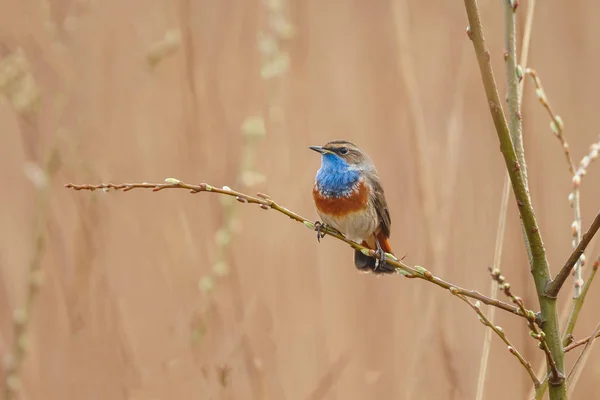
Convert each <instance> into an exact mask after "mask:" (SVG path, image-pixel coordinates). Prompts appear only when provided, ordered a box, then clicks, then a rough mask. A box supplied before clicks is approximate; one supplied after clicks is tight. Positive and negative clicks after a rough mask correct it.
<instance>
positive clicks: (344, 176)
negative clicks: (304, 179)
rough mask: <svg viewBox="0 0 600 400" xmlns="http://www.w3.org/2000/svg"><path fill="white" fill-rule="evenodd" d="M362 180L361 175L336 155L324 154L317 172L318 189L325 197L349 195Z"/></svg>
mask: <svg viewBox="0 0 600 400" xmlns="http://www.w3.org/2000/svg"><path fill="white" fill-rule="evenodd" d="M359 179H360V173H359V172H358V171H356V170H354V169H351V168H350V164H348V163H347V162H346V160H344V159H343V158H341V157H339V156H337V155H335V154H330V153H327V154H323V155H322V157H321V168H320V169H319V171H318V172H317V188H318V189H319V192H320V193H321V194H322V195H323V196H325V197H344V196H347V195H349V194H350V193H351V192H352V190H353V189H354V187H355V186H356V184H357V183H358V181H359Z"/></svg>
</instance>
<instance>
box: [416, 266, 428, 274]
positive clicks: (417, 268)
mask: <svg viewBox="0 0 600 400" xmlns="http://www.w3.org/2000/svg"><path fill="white" fill-rule="evenodd" d="M415 269H416V270H417V272H418V273H419V274H421V275H425V272H428V271H427V270H426V269H425V268H423V267H421V266H420V265H415Z"/></svg>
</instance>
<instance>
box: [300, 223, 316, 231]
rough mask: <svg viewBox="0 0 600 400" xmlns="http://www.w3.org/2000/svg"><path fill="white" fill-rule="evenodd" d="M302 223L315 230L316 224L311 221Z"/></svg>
mask: <svg viewBox="0 0 600 400" xmlns="http://www.w3.org/2000/svg"><path fill="white" fill-rule="evenodd" d="M302 223H303V224H304V226H306V227H307V228H308V229H310V230H311V231H314V230H315V229H316V228H315V224H313V223H312V222H310V221H302Z"/></svg>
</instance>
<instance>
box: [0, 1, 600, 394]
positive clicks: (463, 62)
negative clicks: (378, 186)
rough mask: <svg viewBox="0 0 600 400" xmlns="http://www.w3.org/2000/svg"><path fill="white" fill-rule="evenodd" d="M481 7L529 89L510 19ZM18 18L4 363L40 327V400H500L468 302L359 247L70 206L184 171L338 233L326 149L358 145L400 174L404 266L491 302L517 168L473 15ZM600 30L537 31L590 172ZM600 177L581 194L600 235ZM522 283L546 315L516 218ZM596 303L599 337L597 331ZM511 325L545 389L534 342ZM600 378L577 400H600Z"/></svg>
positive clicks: (144, 209)
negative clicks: (321, 173) (375, 272)
mask: <svg viewBox="0 0 600 400" xmlns="http://www.w3.org/2000/svg"><path fill="white" fill-rule="evenodd" d="M521 3H522V4H521V8H520V11H519V19H520V25H519V29H520V31H519V36H521V34H522V26H523V22H524V19H525V12H524V11H525V7H526V5H527V1H522V2H521ZM480 5H481V8H482V17H483V22H484V28H485V32H486V39H487V40H488V44H489V46H490V48H491V51H492V57H493V60H494V66H495V72H496V75H497V78H498V80H499V81H501V82H500V84H501V87H502V91H503V93H504V83H503V82H504V69H503V60H502V53H503V26H502V21H503V15H502V7H501V4H500V2H498V1H491V0H482V1H480ZM0 10H2V11H1V12H0V91H2V92H3V94H2V96H0V137H1V140H2V142H1V143H2V150H1V154H2V157H0V163H1V168H0V182H2V186H3V190H2V192H3V195H2V199H3V200H2V204H3V205H2V207H0V221H2V227H3V229H0V353H1V354H2V355H3V356H4V359H5V362H9V363H10V362H14V361H15V360H14V358H12V359H11V358H10V357H8V355H9V354H11V353H13V350H14V349H15V344H14V342H15V332H14V328H13V321H15V320H16V321H17V322H19V321H20V322H21V323H22V324H21V325H22V326H27V332H28V333H26V334H20V338H19V340H17V343H18V346H17V347H19V348H24V349H26V354H25V355H24V356H25V357H24V358H23V363H22V365H21V368H20V369H21V371H20V377H21V378H20V379H14V377H11V378H12V379H8V380H7V379H5V378H6V376H4V375H3V376H2V382H6V381H8V383H9V384H10V385H11V386H13V387H14V388H20V390H19V391H18V394H17V396H16V398H22V399H36V400H37V399H131V400H134V399H135V400H139V399H148V400H150V399H151V400H156V399H207V400H208V399H254V400H258V399H277V400H280V399H287V400H296V399H310V400H316V399H361V400H362V399H472V398H474V397H475V393H476V387H477V377H478V373H479V365H480V357H481V352H482V345H483V338H484V334H485V329H486V328H485V327H484V326H483V325H482V324H481V323H479V321H478V320H477V317H476V315H475V314H474V313H473V311H472V310H471V309H469V308H468V307H467V306H466V305H465V304H463V303H462V302H461V301H459V300H458V299H456V298H454V297H452V296H451V295H450V294H449V293H448V292H446V291H444V290H442V289H440V288H438V287H435V286H433V285H429V284H427V283H425V282H423V281H417V280H407V279H404V278H402V277H400V276H398V277H393V276H385V277H381V278H377V277H374V276H372V275H362V274H359V273H357V271H356V270H355V269H354V266H353V262H352V252H351V251H350V250H349V249H348V247H347V246H346V245H344V244H343V243H341V242H338V241H336V240H334V239H332V238H325V239H324V240H323V241H322V243H321V244H318V243H317V241H316V240H315V234H314V232H310V231H308V230H307V229H305V228H304V227H303V226H302V225H301V224H298V223H295V222H293V221H291V220H288V219H287V218H285V217H283V216H282V215H280V214H277V213H275V212H273V211H263V210H261V209H260V208H258V207H255V206H247V205H242V204H238V203H231V202H227V201H224V199H221V198H220V197H218V196H216V195H211V194H206V193H203V194H198V195H189V194H187V193H186V192H185V191H175V190H172V191H165V192H160V193H152V192H149V191H132V192H128V193H118V192H114V193H102V192H93V193H91V192H74V191H69V190H66V189H64V188H63V184H64V183H66V182H75V183H99V182H108V181H113V182H133V181H138V182H142V181H152V182H161V181H162V180H163V179H164V178H167V177H176V178H178V179H181V180H183V181H186V182H188V183H198V182H208V183H211V184H213V185H216V186H223V185H228V186H231V187H232V188H234V189H238V190H240V191H244V192H248V193H250V194H252V193H255V192H257V191H261V192H265V193H268V194H270V195H271V196H272V197H273V198H274V199H276V200H277V201H278V202H280V203H281V204H282V205H284V206H286V207H288V208H290V209H292V210H294V211H296V212H298V213H300V214H302V215H304V216H306V217H308V218H311V219H316V213H315V210H314V207H313V203H312V198H311V188H312V184H313V180H314V174H315V172H316V170H317V169H318V167H319V163H320V160H319V158H318V156H317V155H315V154H314V153H313V152H311V151H309V150H308V148H307V146H309V145H319V144H323V143H325V142H327V141H329V140H332V139H339V138H344V139H348V140H351V141H354V142H356V143H357V144H359V145H360V146H362V147H363V148H364V149H365V150H366V151H367V152H368V153H369V154H370V155H371V156H372V158H373V159H374V160H375V162H376V164H377V166H378V169H379V172H380V175H381V176H382V179H383V182H384V184H385V188H386V193H387V198H388V203H389V205H390V209H391V215H392V221H393V224H392V245H393V246H394V248H395V250H396V252H397V254H398V255H400V256H402V255H404V254H407V256H406V259H405V261H406V262H407V263H409V264H411V265H413V264H420V265H424V266H426V267H427V268H428V269H430V270H431V271H432V272H433V273H435V274H436V275H438V276H441V277H443V278H446V279H448V280H451V281H452V282H455V283H456V284H460V285H462V286H464V287H468V288H474V289H477V290H480V291H482V292H484V293H489V290H490V278H489V275H488V271H487V267H488V266H489V265H491V263H492V259H493V253H494V243H495V235H496V228H497V224H498V213H499V209H500V203H501V193H502V185H503V179H504V162H503V160H502V157H501V154H500V152H499V150H498V141H497V137H496V134H495V132H494V128H493V125H492V121H491V118H490V115H489V110H488V107H487V104H486V100H485V97H484V92H483V87H482V84H481V78H480V75H479V70H478V67H477V63H476V59H475V56H474V53H473V49H472V46H471V43H470V41H469V40H468V39H467V36H466V34H465V27H466V25H467V18H466V13H465V10H464V5H463V2H460V1H444V0H434V1H427V2H423V1H415V0H413V1H401V0H397V1H370V2H367V1H362V2H357V1H354V2H351V1H340V0H337V1H317V0H279V1H275V0H270V1H261V0H254V1H250V0H246V1H241V0H237V1H234V0H224V1H209V0H202V1H193V0H180V1H157V0H129V1H117V0H104V1H89V0H52V1H50V0H36V1H33V0H22V1H17V0H0ZM599 12H600V5H598V3H596V2H593V1H591V0H587V1H579V2H564V1H546V2H539V4H538V6H537V9H536V13H535V19H534V23H533V36H532V42H531V50H530V57H529V66H531V67H532V68H535V69H536V70H537V72H538V73H539V74H540V76H541V78H542V80H543V83H544V86H545V90H546V93H547V96H548V98H549V100H550V102H551V103H552V104H553V107H554V109H555V110H556V112H557V113H558V114H560V115H561V116H562V119H563V120H564V121H565V135H566V137H567V140H568V141H569V143H570V145H571V151H572V154H573V157H574V159H575V161H576V162H578V161H579V160H580V159H581V157H582V156H583V155H585V154H586V153H587V152H588V147H589V145H590V144H591V143H592V142H594V141H596V140H597V137H598V136H597V135H598V133H599V130H598V122H597V121H598V110H597V108H598V93H599V91H600V90H599V89H600V77H599V75H598V71H599V70H600V56H599V54H600V41H599V40H598V38H599V37H600V24H598V23H597V15H598V13H599ZM519 42H520V39H519ZM523 116H524V118H523V123H524V138H525V148H526V156H527V161H528V168H529V175H530V182H531V192H532V196H533V201H534V205H535V207H536V210H537V215H538V218H539V220H540V225H541V229H543V231H542V232H543V235H544V236H543V237H544V240H545V245H546V248H547V249H548V255H549V259H550V262H551V265H552V268H553V272H556V271H557V270H558V267H559V266H560V265H562V263H563V262H564V261H565V260H566V258H567V257H568V256H569V254H570V251H571V228H570V227H571V223H572V219H573V217H572V211H571V209H570V208H569V205H568V201H567V196H568V194H569V192H570V190H571V183H570V175H569V172H568V170H567V166H566V163H565V162H564V159H563V154H562V149H561V147H560V145H559V143H558V141H557V140H556V139H555V138H554V137H553V134H552V132H551V131H550V129H549V119H548V116H547V114H546V112H545V110H544V109H543V108H542V107H541V106H540V105H539V103H538V101H537V100H536V97H535V94H534V89H533V86H532V85H531V83H530V82H527V85H526V86H525V94H524V105H523ZM599 169H600V165H592V167H591V168H590V170H589V173H588V175H587V176H586V177H585V179H584V182H583V184H582V213H583V226H584V227H587V226H588V224H589V223H590V221H591V218H592V217H593V216H594V215H595V213H596V212H597V210H598V208H599V207H598V204H599V200H600V189H599V187H598V184H597V182H598V179H599V177H600V171H598V170H599ZM44 171H45V172H44ZM591 248H592V250H591V251H589V252H588V258H589V257H595V256H596V255H597V254H598V252H600V246H595V244H594V243H592V246H591ZM31 268H33V271H31V270H30V269H31ZM501 268H502V271H503V273H504V274H505V275H506V277H507V279H508V280H509V281H510V282H511V284H512V288H513V291H514V292H515V293H516V294H518V295H520V296H522V297H523V298H524V300H525V303H526V304H527V305H529V306H530V307H531V308H537V300H536V298H535V296H534V286H533V283H532V281H531V279H530V274H529V268H528V265H527V261H526V255H525V251H524V245H523V242H522V233H521V230H520V225H519V221H518V216H517V212H516V207H515V206H514V202H513V201H512V200H511V201H510V202H509V209H508V223H507V231H506V240H505V243H504V253H503V258H502V266H501ZM32 272H33V273H32ZM587 272H588V271H587V270H586V271H585V273H584V276H587ZM569 286H572V280H569ZM596 286H597V285H596ZM38 289H39V290H38ZM592 292H593V293H591V294H590V295H589V296H588V299H587V301H586V305H585V306H584V309H583V312H582V318H581V320H580V323H579V325H578V327H577V328H576V330H575V336H576V337H577V338H581V337H583V336H587V335H588V334H589V333H590V332H591V331H592V329H593V327H594V326H595V325H596V323H597V319H598V318H597V317H598V311H597V309H598V302H599V301H600V295H599V292H600V290H598V288H597V287H595V288H593V290H592ZM32 294H37V295H36V296H33V297H32V296H31V295H32ZM563 297H564V298H563V299H562V303H563V304H564V303H567V301H568V298H569V296H568V295H564V296H563ZM27 299H30V300H33V302H31V303H27V301H28V300H27ZM27 304H30V306H31V307H30V312H27V311H26V310H27V307H28V306H27ZM496 321H497V323H498V324H499V325H501V326H502V327H503V328H504V329H505V331H506V332H507V334H508V335H509V336H510V337H511V338H512V340H513V342H514V343H515V345H516V346H517V347H518V348H519V349H522V351H523V354H524V355H525V356H526V358H527V359H529V360H531V361H532V362H533V364H534V368H535V369H536V370H537V368H538V365H539V363H540V362H541V361H542V354H541V352H540V351H539V350H537V348H536V346H535V341H534V340H532V339H531V338H530V337H529V335H528V330H527V328H526V327H525V325H524V324H523V322H522V321H520V320H518V319H517V318H515V317H512V316H510V315H505V314H504V313H501V312H499V313H497V318H496ZM23 322H26V323H25V324H23ZM574 359H575V354H569V355H568V356H567V360H568V363H567V365H568V366H570V365H572V363H573V361H574ZM599 361H600V354H598V352H596V353H595V354H592V358H591V359H590V361H589V362H588V365H587V369H586V370H585V372H584V374H583V376H582V377H581V379H580V383H579V385H578V387H577V389H576V391H575V393H574V398H575V399H592V398H599V397H600V386H598V384H597V382H598V380H599V379H600V366H599V365H600V364H599ZM3 370H4V369H3ZM3 374H4V373H3ZM529 387H530V381H529V378H528V376H527V374H526V373H525V371H524V370H523V369H522V368H521V366H520V365H519V364H518V362H517V361H516V360H515V359H514V357H513V356H512V355H510V354H509V353H508V351H507V350H506V347H505V346H504V344H502V343H501V342H500V340H498V338H497V337H495V336H494V337H493V338H492V347H491V355H490V361H489V369H488V377H487V384H486V386H485V396H484V398H485V399H490V400H495V399H521V398H526V397H527V394H528V393H529Z"/></svg>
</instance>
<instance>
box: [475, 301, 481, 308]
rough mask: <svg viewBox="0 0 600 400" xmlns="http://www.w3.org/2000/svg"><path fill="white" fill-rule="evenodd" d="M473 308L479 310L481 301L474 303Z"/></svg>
mask: <svg viewBox="0 0 600 400" xmlns="http://www.w3.org/2000/svg"><path fill="white" fill-rule="evenodd" d="M475 308H481V301H479V300H477V301H476V302H475Z"/></svg>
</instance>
